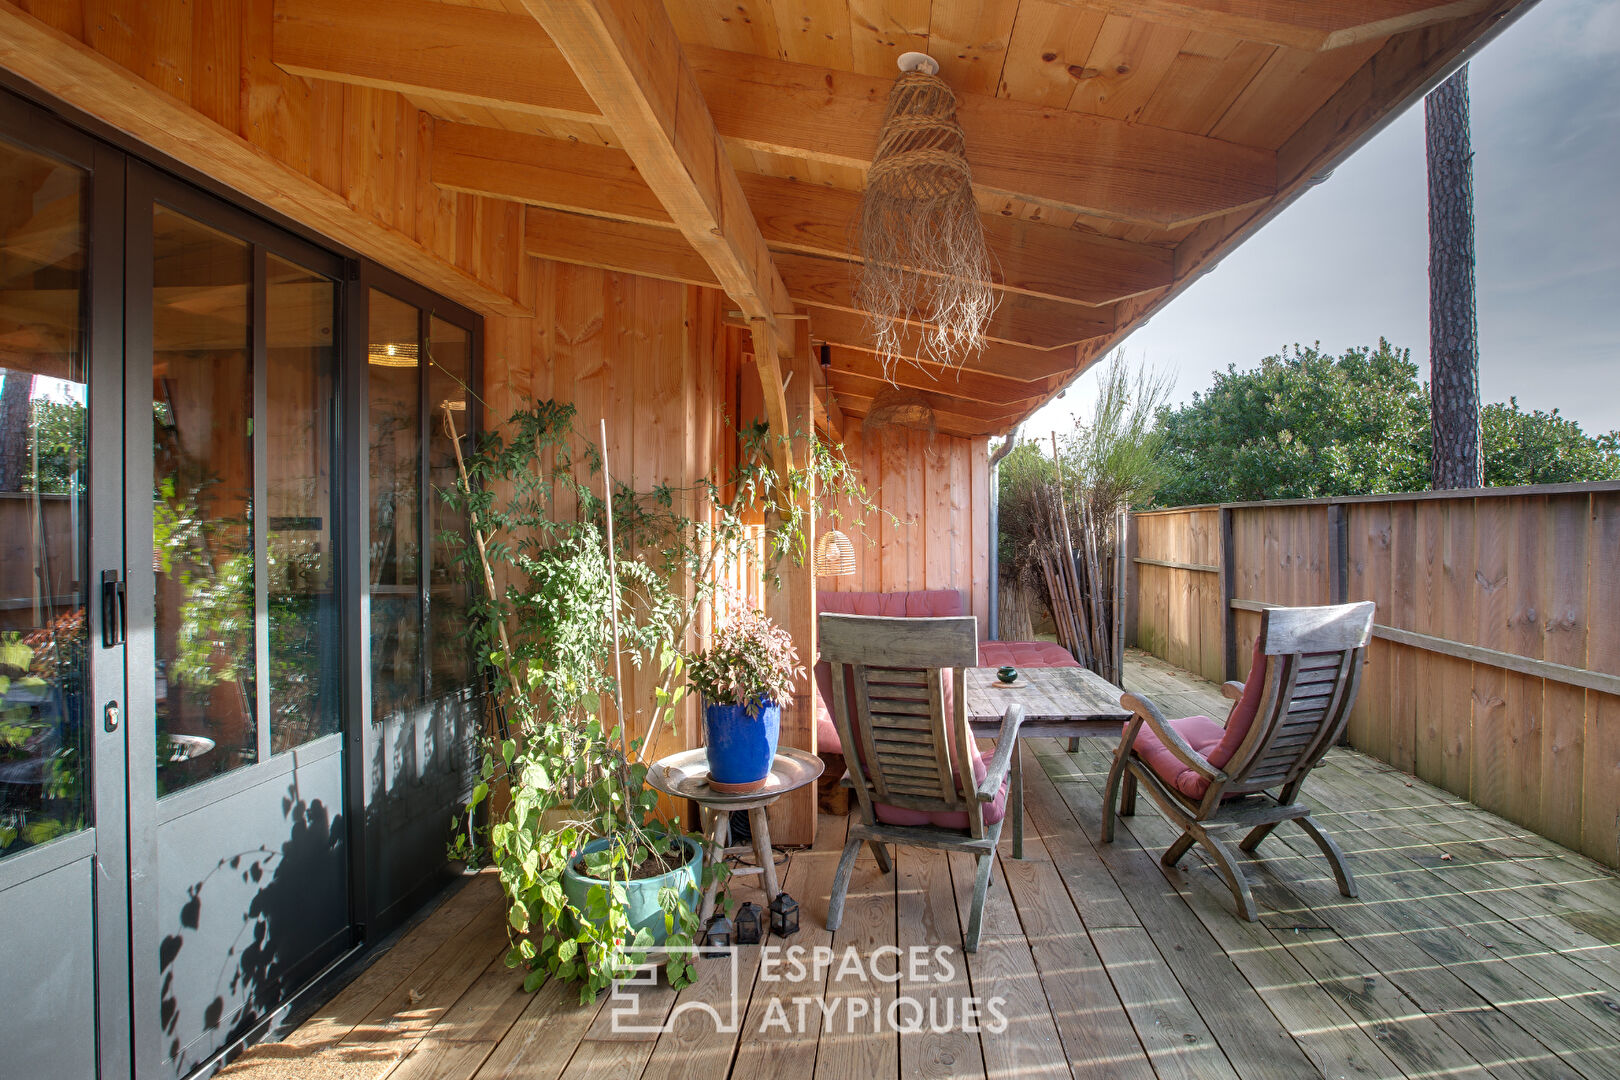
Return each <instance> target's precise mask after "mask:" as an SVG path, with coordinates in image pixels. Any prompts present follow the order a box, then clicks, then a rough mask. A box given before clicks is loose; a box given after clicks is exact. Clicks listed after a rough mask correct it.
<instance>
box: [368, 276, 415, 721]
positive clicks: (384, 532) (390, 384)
mask: <svg viewBox="0 0 1620 1080" xmlns="http://www.w3.org/2000/svg"><path fill="white" fill-rule="evenodd" d="M367 341H368V344H367V349H366V353H367V361H368V362H367V364H366V371H367V373H368V380H367V381H368V389H369V396H370V406H369V407H370V417H369V419H370V425H371V430H370V438H371V534H370V564H371V581H370V599H371V715H372V719H373V720H381V719H383V718H384V717H386V716H388V715H389V714H390V713H394V712H397V711H399V710H400V709H403V708H406V707H408V706H410V705H414V704H416V703H417V702H419V701H421V700H422V691H423V687H422V600H421V594H420V591H419V586H420V585H421V581H422V573H421V555H422V553H421V517H420V514H421V505H422V474H421V468H422V442H421V397H420V394H421V384H420V382H419V381H418V378H419V367H418V363H419V359H418V358H419V356H420V352H421V326H420V312H419V311H418V310H417V309H416V308H414V307H412V306H411V305H409V304H406V303H404V302H402V301H400V300H396V299H394V298H393V297H391V296H388V295H387V294H385V293H381V292H377V291H375V290H373V291H372V293H371V313H370V335H369V337H368V339H367Z"/></svg>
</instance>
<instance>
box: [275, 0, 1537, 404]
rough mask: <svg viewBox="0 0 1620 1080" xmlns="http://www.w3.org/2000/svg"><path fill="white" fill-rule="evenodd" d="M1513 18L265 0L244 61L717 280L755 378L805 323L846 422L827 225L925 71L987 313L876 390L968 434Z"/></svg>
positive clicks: (834, 4)
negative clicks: (751, 341)
mask: <svg viewBox="0 0 1620 1080" xmlns="http://www.w3.org/2000/svg"><path fill="white" fill-rule="evenodd" d="M1529 2H1531V0H981V2H972V0H932V2H931V0H665V3H664V10H663V11H662V12H660V11H659V10H658V9H657V7H656V5H655V4H652V0H276V24H275V38H274V52H273V58H274V60H275V62H276V63H277V64H279V65H280V66H281V67H283V68H284V69H286V70H288V71H290V72H292V73H295V74H298V75H302V76H305V77H308V78H316V79H328V80H334V81H338V82H349V83H358V84H364V85H369V86H380V87H386V88H389V89H393V90H397V91H400V92H401V93H403V94H405V95H406V97H407V98H408V99H409V100H410V101H411V102H412V103H413V104H415V105H416V106H417V107H418V108H420V109H421V110H422V111H423V112H425V113H427V114H430V115H431V116H432V117H434V118H435V120H434V121H433V162H432V169H433V179H434V182H435V183H437V184H439V185H441V186H443V187H445V188H449V189H453V190H457V191H467V192H476V193H479V194H484V195H490V196H495V197H499V198H503V199H508V200H512V201H515V202H518V203H523V204H526V205H527V206H528V207H529V209H528V210H527V214H528V218H527V225H526V229H525V238H524V242H525V245H526V249H527V250H528V251H529V253H531V254H533V255H535V256H538V257H541V258H546V259H554V260H559V261H563V262H573V263H583V264H589V265H595V266H603V267H608V268H611V269H614V270H619V271H624V272H628V273H635V274H642V275H646V276H650V277H657V278H666V279H671V280H676V281H685V282H693V283H699V284H704V285H714V286H719V287H721V288H724V289H725V290H726V291H727V292H728V293H730V294H731V296H732V299H733V301H734V302H735V303H736V304H737V305H738V307H739V309H740V310H741V315H742V317H744V318H746V319H747V320H749V323H750V325H751V326H752V328H753V329H754V333H755V344H756V353H758V354H760V355H762V356H766V357H768V362H767V363H766V364H764V365H762V367H765V368H772V367H774V364H775V354H776V352H777V351H779V350H780V349H784V348H787V347H790V344H791V340H792V337H793V335H792V333H791V329H788V330H784V329H783V326H784V325H785V324H782V323H778V322H777V321H776V320H777V319H778V318H780V317H781V316H784V315H787V314H788V313H789V312H790V311H791V310H792V309H794V308H797V309H798V310H800V311H807V312H808V313H809V316H810V334H811V338H812V339H813V340H814V341H817V342H820V341H826V342H828V343H830V344H831V345H832V348H831V349H830V359H831V365H830V369H829V371H828V373H827V375H828V378H827V390H826V392H827V393H830V394H832V395H835V397H836V399H837V405H838V406H839V407H840V409H841V412H842V413H843V415H845V416H846V417H859V416H862V415H863V414H864V413H865V411H866V409H867V408H869V406H870V403H871V401H872V399H873V397H874V395H875V394H876V393H877V392H878V390H879V389H881V387H882V386H883V382H882V375H883V373H882V372H881V371H880V370H879V369H878V366H877V364H876V362H875V357H874V356H873V355H872V353H871V352H870V347H869V344H868V342H867V339H866V337H865V334H864V330H863V327H862V320H861V318H860V316H859V315H858V313H856V310H855V307H854V303H853V298H852V293H853V288H854V282H855V279H856V276H857V274H858V272H859V266H858V264H857V263H856V262H855V261H854V256H853V255H852V253H851V249H852V247H853V246H854V244H853V234H852V221H853V219H854V217H855V214H856V210H857V207H858V205H859V199H860V196H859V192H860V189H861V187H862V184H863V182H864V176H865V167H866V165H867V163H868V162H869V161H870V157H871V153H872V150H873V148H874V146H875V145H876V140H877V130H878V126H879V124H880V122H881V119H882V113H883V109H884V104H885V101H886V99H887V95H888V90H889V86H890V84H891V82H892V79H893V76H894V74H895V58H896V57H897V56H898V55H899V54H900V53H902V52H905V51H908V50H917V51H922V52H927V53H929V54H930V55H932V56H933V57H935V59H937V60H938V61H939V62H940V64H941V67H942V71H941V74H942V75H943V77H944V78H945V79H946V80H947V81H948V82H949V83H950V84H951V86H952V87H953V88H954V89H955V90H956V91H957V93H958V96H959V102H960V104H959V110H958V116H959V119H960V121H961V123H962V126H963V129H964V132H965V135H966V139H967V144H968V154H969V161H970V164H971V166H972V168H973V178H974V185H975V189H976V192H977V194H978V197H979V204H980V208H981V211H982V213H983V215H984V224H985V230H986V235H987V238H988V240H989V243H990V246H991V249H992V252H993V254H994V256H995V261H996V263H997V265H998V271H997V278H996V281H995V282H994V284H995V285H996V286H997V292H998V296H999V299H1000V306H999V308H998V310H997V312H996V315H995V317H994V319H993V320H992V324H991V330H990V333H991V336H992V339H993V340H992V341H991V342H990V343H989V345H988V346H987V347H986V349H985V350H984V352H983V353H982V354H981V355H980V356H979V357H978V358H976V359H975V360H972V361H970V362H969V363H968V364H967V365H966V367H965V368H964V370H963V371H962V372H960V373H957V372H946V371H941V370H939V369H937V368H934V367H931V366H929V365H926V364H921V365H918V366H916V367H914V368H908V369H907V370H904V371H901V372H899V373H896V375H895V379H896V381H898V382H900V383H902V384H904V385H907V386H910V387H912V388H914V389H917V390H918V391H920V392H922V393H924V394H925V395H926V397H927V399H928V400H929V401H930V403H932V404H933V405H934V406H935V409H936V412H937V413H938V415H939V417H940V425H939V426H940V430H942V431H948V432H950V433H953V434H959V435H985V434H992V433H1000V432H1004V431H1006V430H1007V429H1009V428H1010V427H1011V426H1012V425H1013V424H1015V423H1017V422H1018V421H1019V420H1020V419H1022V418H1023V417H1025V416H1027V415H1028V414H1029V413H1030V412H1032V411H1033V410H1034V409H1035V408H1037V407H1039V405H1040V404H1041V403H1043V402H1044V401H1045V400H1047V399H1048V398H1050V396H1051V395H1052V394H1054V393H1056V392H1057V391H1058V390H1059V389H1060V388H1061V387H1062V386H1063V385H1065V384H1066V383H1067V382H1068V381H1069V380H1071V379H1072V378H1073V377H1074V376H1075V375H1076V374H1078V373H1079V372H1081V371H1083V370H1084V369H1085V368H1086V367H1087V366H1088V365H1090V364H1091V363H1092V362H1094V361H1095V360H1096V359H1097V358H1098V357H1100V356H1101V355H1102V354H1103V353H1104V352H1106V351H1107V350H1108V349H1109V348H1110V347H1111V346H1112V345H1113V344H1114V343H1116V342H1117V341H1119V340H1120V339H1121V338H1122V337H1123V336H1124V335H1125V334H1126V333H1128V332H1129V331H1130V330H1131V329H1132V328H1133V327H1135V326H1137V325H1139V324H1140V323H1141V322H1142V321H1143V320H1144V319H1145V318H1146V317H1147V316H1149V315H1150V314H1151V313H1152V312H1153V311H1154V310H1156V309H1157V308H1158V307H1159V306H1161V305H1162V304H1164V303H1165V302H1166V301H1167V300H1168V299H1169V298H1170V297H1172V296H1173V295H1174V294H1175V293H1176V292H1177V291H1178V290H1179V289H1180V288H1181V287H1183V286H1185V285H1186V284H1187V283H1189V282H1190V281H1191V280H1193V279H1194V278H1195V277H1197V276H1198V274H1200V273H1201V272H1203V271H1204V270H1206V269H1208V268H1209V267H1210V266H1211V265H1213V263H1214V262H1215V261H1217V260H1218V259H1219V258H1220V257H1221V255H1222V254H1224V252H1225V251H1226V250H1229V249H1230V248H1231V247H1232V246H1233V245H1234V244H1236V243H1238V242H1241V240H1242V239H1243V238H1244V237H1245V236H1246V235H1247V234H1248V233H1249V232H1251V231H1252V230H1253V229H1254V228H1255V227H1257V226H1258V225H1259V224H1261V223H1263V221H1265V220H1266V219H1267V218H1268V217H1269V216H1270V215H1271V214H1272V213H1274V212H1275V210H1276V209H1277V208H1279V207H1280V206H1281V205H1282V203H1283V202H1285V201H1286V200H1287V199H1288V198H1290V197H1291V196H1292V195H1294V194H1296V193H1297V192H1298V191H1300V190H1302V189H1303V187H1304V185H1306V184H1307V183H1308V182H1309V181H1310V179H1311V178H1312V177H1313V176H1316V175H1318V174H1320V173H1321V172H1322V171H1323V170H1325V169H1326V168H1329V167H1331V166H1332V165H1333V164H1335V163H1336V162H1337V160H1338V159H1339V158H1341V157H1342V156H1343V155H1344V154H1345V153H1346V152H1348V151H1349V150H1351V149H1353V148H1354V147H1355V146H1356V145H1358V143H1359V142H1360V141H1361V140H1362V139H1364V138H1365V137H1366V136H1367V135H1368V134H1370V132H1371V131H1373V130H1375V129H1376V128H1377V126H1378V125H1380V124H1381V123H1382V122H1383V121H1384V120H1385V119H1387V118H1388V117H1389V116H1390V115H1392V114H1393V112H1395V111H1397V110H1398V109H1399V108H1401V107H1402V106H1403V105H1405V104H1406V103H1408V102H1410V101H1412V100H1414V99H1415V98H1416V97H1417V96H1419V95H1421V93H1422V92H1423V91H1424V90H1425V89H1426V88H1427V87H1428V86H1430V85H1432V84H1433V83H1434V82H1435V81H1436V80H1437V79H1439V78H1440V77H1442V76H1443V75H1444V74H1446V73H1447V72H1449V71H1450V70H1451V69H1452V68H1454V67H1455V66H1456V65H1457V64H1458V63H1459V62H1460V61H1461V60H1462V59H1464V58H1465V57H1466V55H1467V53H1468V52H1469V50H1470V49H1471V48H1472V47H1474V46H1475V45H1477V43H1479V42H1480V41H1482V40H1484V39H1485V38H1486V37H1487V36H1488V35H1490V34H1491V33H1492V32H1493V31H1494V30H1495V29H1496V28H1497V27H1498V26H1499V25H1500V24H1501V23H1502V20H1503V19H1504V18H1505V17H1506V16H1508V15H1510V14H1512V13H1514V12H1515V11H1516V10H1517V9H1521V8H1523V7H1524V6H1527V4H1528V3H1529ZM649 5H651V6H649ZM666 15H667V17H666ZM677 39H678V40H677ZM576 72H577V73H578V74H576ZM762 335H766V337H765V338H763V339H762ZM762 340H764V341H766V342H768V343H767V344H762ZM766 397H767V404H768V405H770V404H772V401H771V399H772V394H771V393H770V389H769V386H768V388H767V395H766ZM773 411H774V410H773ZM773 419H774V417H773Z"/></svg>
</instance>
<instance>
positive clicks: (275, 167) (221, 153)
mask: <svg viewBox="0 0 1620 1080" xmlns="http://www.w3.org/2000/svg"><path fill="white" fill-rule="evenodd" d="M0 68H5V69H6V70H8V71H10V72H12V73H13V74H15V75H16V76H17V77H18V78H20V79H23V80H25V81H27V82H29V83H32V84H33V85H35V86H37V87H39V88H40V89H41V90H43V91H45V92H46V93H47V94H50V95H51V96H53V97H55V98H57V99H59V100H61V101H63V102H66V103H67V104H68V105H70V106H72V107H73V108H76V109H79V110H81V111H82V112H84V113H85V114H87V115H89V116H91V117H94V118H95V119H97V120H99V121H101V122H102V123H104V124H107V125H109V126H111V127H114V128H117V129H118V130H119V131H123V132H127V133H128V134H129V135H131V136H133V137H134V138H136V139H139V140H140V141H141V142H143V143H146V144H147V145H148V146H151V147H152V148H153V149H155V150H157V151H158V152H159V153H162V154H166V155H168V156H169V157H170V158H172V159H173V160H175V161H177V162H179V163H180V164H181V165H184V166H186V167H187V168H191V169H195V170H196V171H197V172H199V173H202V174H204V175H206V176H208V177H210V178H212V179H214V180H216V181H218V182H219V183H221V184H224V185H226V186H228V187H230V188H232V189H233V190H236V191H239V192H241V193H242V194H243V195H246V196H247V197H248V198H251V199H255V200H257V201H258V202H259V203H261V204H263V205H264V206H267V207H269V208H270V209H271V210H274V211H275V212H277V213H279V214H283V215H285V216H286V217H288V218H290V219H292V220H293V221H296V222H299V223H300V224H302V225H305V226H307V227H308V228H310V229H313V230H315V231H316V232H319V233H320V234H321V235H323V236H326V237H328V238H329V239H331V240H333V241H335V242H336V243H338V244H339V245H342V246H344V247H347V248H349V249H351V250H353V251H356V252H359V253H360V254H362V255H365V256H367V257H369V258H373V259H376V260H377V261H378V262H380V263H382V264H384V265H385V266H388V267H391V268H392V269H394V270H397V271H399V272H400V273H403V274H406V275H408V276H409V277H412V278H414V279H416V280H417V281H419V282H420V283H421V284H423V285H425V286H427V287H428V288H430V289H434V290H436V291H437V292H440V293H443V294H444V295H445V296H448V297H449V298H451V299H452V300H455V301H457V302H458V303H462V304H465V305H467V306H468V307H470V308H472V309H473V310H475V311H478V312H482V313H483V314H486V315H517V316H526V315H531V314H532V312H531V311H530V310H529V309H528V308H526V307H524V306H523V304H521V303H520V302H519V301H518V300H516V299H514V298H513V297H510V296H507V295H506V294H505V293H503V292H501V291H499V290H498V289H495V288H493V287H492V286H490V285H488V284H486V283H485V282H483V281H481V280H479V279H478V278H476V277H474V276H473V275H472V274H469V273H467V271H465V270H463V269H461V268H460V267H458V266H454V265H452V264H450V263H448V262H446V261H445V260H443V259H441V258H439V257H438V256H437V255H435V254H433V253H432V252H431V251H429V250H428V249H427V248H425V247H423V246H422V245H421V244H419V243H417V242H416V241H415V240H413V239H411V238H410V237H409V236H407V235H405V234H404V233H402V232H400V231H399V230H398V229H394V228H391V227H390V226H388V225H385V224H383V223H382V222H380V221H378V220H376V219H375V218H373V217H372V216H371V215H369V214H361V213H356V212H355V210H354V207H352V206H351V205H349V203H348V201H347V200H346V199H344V198H343V196H342V195H339V194H338V193H337V192H335V191H333V190H331V189H330V188H328V187H325V186H324V185H322V184H320V183H318V182H317V181H315V180H313V179H311V178H310V177H308V176H306V175H305V174H303V173H301V172H299V171H298V170H297V169H294V168H292V167H291V166H289V165H287V164H285V163H284V162H282V161H280V160H278V159H276V158H274V157H272V156H271V155H270V154H268V153H266V152H265V151H264V150H262V149H261V148H259V147H258V146H255V145H254V144H253V143H250V142H248V141H247V140H246V139H244V138H242V137H241V136H240V135H238V134H236V132H234V131H230V130H228V129H226V128H224V127H222V126H221V125H219V124H217V123H215V122H214V121H213V120H210V119H209V118H208V117H206V116H204V115H203V114H202V113H200V112H197V111H196V110H194V109H192V108H190V107H188V106H187V105H185V104H184V103H183V102H181V101H179V100H177V99H175V98H173V97H170V96H169V95H168V94H166V93H164V92H163V91H161V90H159V89H158V88H157V87H155V86H153V85H152V84H151V83H149V82H146V81H144V80H143V79H141V78H140V77H139V76H137V75H135V74H133V73H131V72H130V71H129V69H127V68H124V67H121V66H120V65H118V64H117V63H115V62H114V61H112V60H109V59H108V58H107V57H105V56H103V55H102V54H101V53H98V52H96V51H95V50H93V49H91V48H90V47H88V46H86V45H85V44H83V43H82V42H80V41H79V40H77V39H76V38H71V37H68V36H67V35H65V34H63V33H62V32H61V31H59V30H57V29H55V28H54V27H51V26H47V25H46V24H45V23H43V22H41V21H40V20H38V19H36V18H34V17H33V16H32V15H29V14H27V13H25V12H23V11H21V10H20V9H18V8H17V7H15V6H13V5H11V4H9V3H0Z"/></svg>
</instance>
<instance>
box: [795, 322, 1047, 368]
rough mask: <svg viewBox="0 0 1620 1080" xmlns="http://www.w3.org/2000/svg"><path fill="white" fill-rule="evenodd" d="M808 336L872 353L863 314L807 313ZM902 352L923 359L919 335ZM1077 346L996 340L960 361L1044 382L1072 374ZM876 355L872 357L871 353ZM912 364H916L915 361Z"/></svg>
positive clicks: (968, 364) (914, 336)
mask: <svg viewBox="0 0 1620 1080" xmlns="http://www.w3.org/2000/svg"><path fill="white" fill-rule="evenodd" d="M810 334H811V336H812V337H814V338H816V339H817V340H818V341H825V342H827V343H829V344H831V345H833V346H835V347H836V346H844V347H846V348H850V349H857V350H859V351H861V352H867V353H871V352H872V337H871V334H870V332H869V331H868V329H867V326H866V318H865V316H863V315H859V314H856V313H855V312H850V311H840V310H839V309H837V308H820V309H817V310H815V311H812V312H811V313H810ZM901 351H902V353H903V354H904V355H905V356H907V357H912V358H916V357H920V356H922V354H923V352H922V346H921V335H920V334H913V335H912V336H911V337H910V338H909V339H908V340H907V341H905V342H902V344H901ZM1078 351H1079V350H1078V347H1066V348H1062V349H1026V348H1024V347H1022V346H1019V345H1004V344H1002V343H1001V342H999V341H989V342H986V343H985V346H984V348H983V349H981V350H979V353H978V355H977V356H973V357H969V358H968V359H966V360H964V361H963V362H962V369H963V370H964V371H982V372H984V373H986V374H989V375H999V376H1001V377H1002V378H1005V379H1012V380H1014V381H1018V382H1045V381H1047V380H1050V379H1052V378H1059V379H1061V378H1063V377H1065V376H1067V375H1071V374H1073V373H1074V370H1075V368H1076V366H1077V365H1078V364H1079V360H1078ZM874 355H875V354H874ZM914 362H918V361H915V360H914Z"/></svg>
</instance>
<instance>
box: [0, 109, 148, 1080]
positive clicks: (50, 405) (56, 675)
mask: <svg viewBox="0 0 1620 1080" xmlns="http://www.w3.org/2000/svg"><path fill="white" fill-rule="evenodd" d="M121 180H122V162H121V159H120V157H119V156H118V155H116V154H112V153H110V152H108V151H106V150H105V149H104V148H102V147H100V146H98V145H96V144H95V143H93V142H92V141H91V140H89V139H87V138H84V137H81V136H79V135H78V134H77V133H75V132H72V131H69V130H66V129H64V128H62V127H60V126H58V125H56V124H54V123H52V122H51V121H50V120H49V119H48V118H47V117H45V116H44V115H42V114H41V113H39V112H38V111H37V110H34V109H32V108H31V107H29V106H26V105H23V104H22V103H20V102H16V101H13V100H11V99H3V98H0V927H3V928H4V929H3V931H0V951H3V955H0V971H3V972H4V975H3V977H0V1046H3V1047H4V1048H5V1049H4V1051H3V1053H0V1073H3V1074H5V1075H16V1076H39V1077H56V1076H93V1075H96V1073H97V1072H98V1071H100V1072H101V1074H102V1075H112V1076H116V1075H121V1074H125V1073H128V1071H129V1067H130V1054H129V1039H128V1030H129V977H128V970H129V968H128V955H129V954H128V939H127V933H126V922H125V915H126V911H127V908H126V903H127V893H126V891H125V884H124V883H125V881H126V879H127V868H126V861H125V832H124V826H125V820H124V800H125V789H124V737H125V730H124V725H123V723H122V719H123V716H124V712H125V708H124V651H125V650H124V646H123V645H122V630H123V627H122V624H121V619H120V611H119V609H118V606H117V603H116V600H117V588H116V581H109V585H110V586H111V588H110V591H109V592H108V597H109V600H110V601H111V602H110V603H109V604H108V605H105V606H103V605H102V604H101V603H100V602H99V601H100V595H101V589H100V582H99V580H98V579H99V571H100V570H102V569H104V568H105V569H108V570H110V571H111V572H112V573H113V574H114V575H115V576H116V575H117V574H118V570H117V569H115V568H119V567H121V566H122V563H123V522H122V512H121V511H122V504H123V500H122V489H123V475H122V470H121V466H120V453H119V449H120V441H121V439H122V432H123V393H122V386H121V382H120V380H121V372H120V362H121V345H122V343H121V341H120V340H119V338H118V336H117V335H116V334H111V335H109V334H106V333H103V332H102V331H101V328H102V327H104V326H111V327H119V326H120V325H121V315H122V313H121V308H120V304H121V299H122V297H121V282H120V271H121V268H120V266H119V265H118V248H117V241H116V233H115V234H114V239H113V240H112V241H111V242H110V243H105V244H101V243H98V244H92V243H91V237H92V235H93V234H99V233H100V232H102V231H103V230H104V228H105V227H106V225H107V223H109V222H111V223H112V224H113V226H114V227H115V228H116V224H117V221H118V220H119V218H120V216H121V212H122V207H121V206H120V184H121ZM92 328H95V329H94V332H92Z"/></svg>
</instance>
